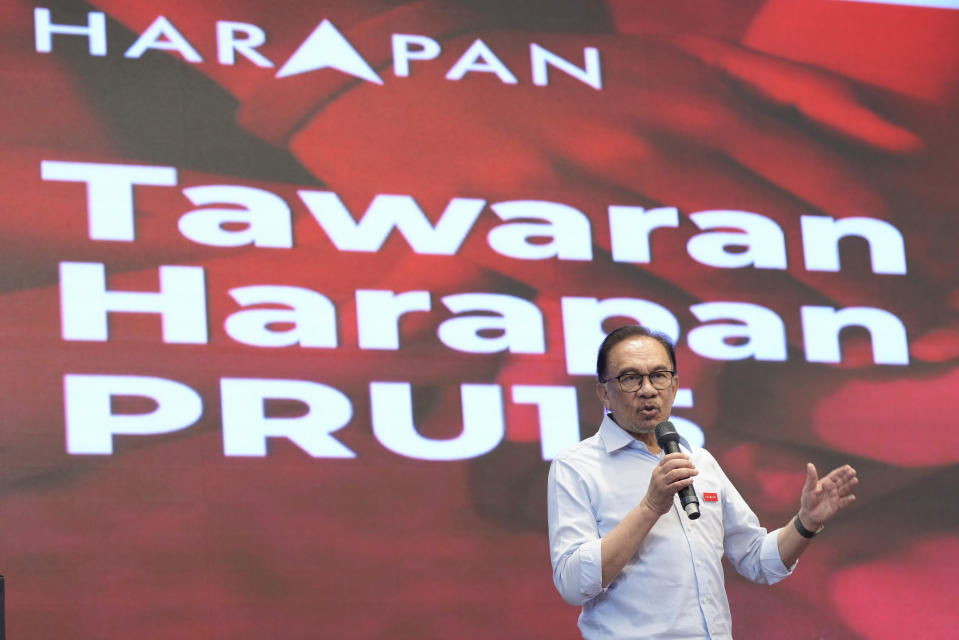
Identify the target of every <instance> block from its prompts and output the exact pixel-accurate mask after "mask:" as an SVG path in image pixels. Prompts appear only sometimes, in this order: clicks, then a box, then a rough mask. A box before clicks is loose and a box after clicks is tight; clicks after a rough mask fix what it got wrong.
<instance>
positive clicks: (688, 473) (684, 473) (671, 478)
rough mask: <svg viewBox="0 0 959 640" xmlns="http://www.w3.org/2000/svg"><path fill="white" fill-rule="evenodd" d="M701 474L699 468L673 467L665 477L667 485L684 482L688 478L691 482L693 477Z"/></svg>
mask: <svg viewBox="0 0 959 640" xmlns="http://www.w3.org/2000/svg"><path fill="white" fill-rule="evenodd" d="M697 475H699V470H698V469H673V470H672V471H670V472H669V473H667V474H666V475H665V476H663V477H664V479H665V480H666V484H667V485H672V484H674V483H677V482H683V481H686V480H688V481H689V483H692V481H693V478H694V477H695V476H697Z"/></svg>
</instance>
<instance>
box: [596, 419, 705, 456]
mask: <svg viewBox="0 0 959 640" xmlns="http://www.w3.org/2000/svg"><path fill="white" fill-rule="evenodd" d="M599 437H600V438H601V439H602V441H603V446H605V447H606V453H613V452H614V451H618V450H620V449H625V448H626V447H628V446H630V445H631V444H632V443H634V442H635V443H636V446H638V447H639V448H640V449H644V450H648V449H647V447H646V445H645V444H644V443H642V442H640V441H639V440H637V439H636V438H634V437H633V436H632V435H631V434H630V433H629V432H628V431H626V430H625V429H623V428H622V427H621V426H619V425H618V424H616V422H615V421H614V420H613V416H612V414H609V413H607V414H606V415H604V416H603V422H602V423H601V424H600V425H599ZM679 448H680V450H683V451H685V452H686V453H690V452H691V451H692V447H690V446H689V442H687V441H686V438H684V437H683V436H679Z"/></svg>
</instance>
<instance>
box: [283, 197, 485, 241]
mask: <svg viewBox="0 0 959 640" xmlns="http://www.w3.org/2000/svg"><path fill="white" fill-rule="evenodd" d="M299 194H300V197H301V198H302V199H303V202H304V203H305V204H306V206H307V207H308V208H309V210H310V213H311V214H313V217H314V218H315V219H316V221H317V222H319V223H320V225H321V226H322V227H323V230H324V231H326V233H327V235H329V237H330V240H332V241H333V244H334V245H335V246H336V248H337V249H339V250H340V251H368V252H375V251H379V249H380V248H381V247H382V246H383V243H384V242H385V241H386V238H387V236H389V234H390V232H391V231H393V229H397V230H398V231H399V232H400V233H401V234H403V237H404V238H406V241H407V242H409V244H410V247H412V249H413V251H415V252H416V253H422V254H433V255H447V256H450V255H454V254H455V253H456V251H457V250H458V249H459V247H460V245H461V244H463V240H465V239H466V234H468V233H469V231H470V229H471V228H472V226H473V223H474V222H475V221H476V219H477V218H478V217H479V215H480V213H481V212H482V211H483V207H485V206H486V201H485V200H477V199H473V198H453V199H452V200H450V203H449V205H447V207H446V210H445V211H444V212H443V215H442V216H441V217H440V219H439V221H438V222H437V223H436V226H433V225H432V224H431V223H430V221H429V219H428V218H427V217H426V214H425V213H423V210H422V209H420V207H419V205H418V204H416V200H414V199H413V198H412V197H411V196H401V195H385V194H380V195H378V196H376V197H375V198H373V202H372V203H370V206H369V208H368V209H367V210H366V214H365V215H364V216H363V219H362V220H361V221H360V222H356V221H355V220H354V219H353V216H352V215H351V214H350V212H349V210H347V208H346V206H345V205H344V204H343V202H342V201H341V200H340V198H339V196H337V195H336V194H335V193H333V192H330V191H300V192H299Z"/></svg>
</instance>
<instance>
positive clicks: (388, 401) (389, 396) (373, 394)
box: [370, 382, 506, 460]
mask: <svg viewBox="0 0 959 640" xmlns="http://www.w3.org/2000/svg"><path fill="white" fill-rule="evenodd" d="M460 397H461V398H462V403H463V431H462V433H460V435H458V436H457V437H455V438H450V439H446V440H434V439H431V438H425V437H423V436H422V435H420V433H419V432H418V431H417V430H416V426H415V425H414V423H413V403H412V398H411V389H410V385H409V384H407V383H405V382H371V383H370V404H371V410H372V414H373V433H374V434H375V435H376V438H377V440H379V441H380V444H382V445H383V446H384V447H386V448H387V449H389V450H390V451H393V452H394V453H398V454H400V455H402V456H406V457H408V458H417V459H420V460H465V459H467V458H475V457H477V456H481V455H483V454H484V453H488V452H490V451H492V450H493V449H494V448H495V447H496V446H497V445H498V444H499V443H500V442H501V441H502V440H503V436H504V434H505V433H506V429H505V426H504V420H503V398H502V390H501V389H500V387H499V385H495V384H463V385H460Z"/></svg>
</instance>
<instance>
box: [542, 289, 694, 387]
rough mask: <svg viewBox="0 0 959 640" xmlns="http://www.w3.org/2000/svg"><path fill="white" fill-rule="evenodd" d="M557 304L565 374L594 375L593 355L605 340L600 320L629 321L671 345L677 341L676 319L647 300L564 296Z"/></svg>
mask: <svg viewBox="0 0 959 640" xmlns="http://www.w3.org/2000/svg"><path fill="white" fill-rule="evenodd" d="M560 303H561V307H562V310H563V335H564V337H565V347H566V372H567V373H569V374H570V375H588V374H593V375H596V353H597V351H599V346H600V345H601V344H602V342H603V339H604V338H605V337H606V332H605V331H603V321H604V320H607V319H609V318H616V317H619V316H623V317H628V318H632V319H633V320H634V321H635V322H637V323H640V324H642V325H644V326H646V327H649V328H650V329H653V330H654V331H661V332H662V333H664V334H666V335H667V336H668V337H669V338H670V340H672V341H673V342H674V343H675V342H676V341H677V340H678V339H679V321H678V320H676V316H674V315H673V314H672V313H670V311H669V309H667V308H666V307H663V306H661V305H658V304H656V303H655V302H650V301H649V300H639V299H636V298H607V299H606V300H598V299H596V298H576V297H564V298H562V300H561V301H560Z"/></svg>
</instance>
